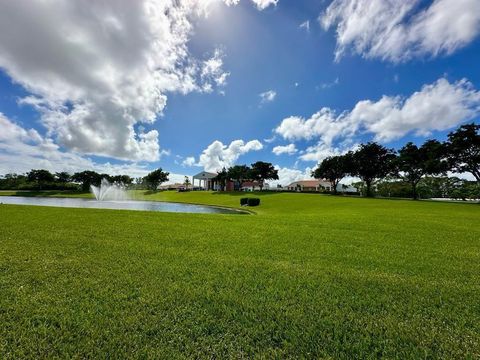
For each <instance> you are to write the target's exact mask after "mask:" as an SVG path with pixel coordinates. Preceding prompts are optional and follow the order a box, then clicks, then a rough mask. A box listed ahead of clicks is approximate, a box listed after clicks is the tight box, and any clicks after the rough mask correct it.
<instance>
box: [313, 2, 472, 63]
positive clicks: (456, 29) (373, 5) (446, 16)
mask: <svg viewBox="0 0 480 360" xmlns="http://www.w3.org/2000/svg"><path fill="white" fill-rule="evenodd" d="M319 21H320V23H321V24H322V26H323V27H324V29H326V30H327V29H330V28H334V29H335V30H336V38H337V49H336V59H337V60H338V59H339V58H340V57H341V56H342V55H343V54H344V53H345V52H346V51H347V50H348V49H351V51H352V52H354V53H357V54H360V55H362V56H364V57H366V58H380V59H383V60H388V61H392V62H402V61H407V60H410V59H412V58H417V57H422V56H429V57H435V56H439V55H442V54H445V55H448V54H451V53H453V52H455V51H456V50H458V49H460V48H462V47H464V46H466V45H467V44H469V43H470V42H472V41H473V39H475V38H476V37H477V36H478V34H479V33H480V1H478V0H434V1H433V2H432V3H431V4H429V5H428V6H422V1H421V0H402V1H396V0H334V1H333V2H332V3H331V4H330V5H329V6H328V8H327V9H326V11H325V12H324V13H322V14H321V15H320V17H319Z"/></svg>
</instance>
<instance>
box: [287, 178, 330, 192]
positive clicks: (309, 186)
mask: <svg viewBox="0 0 480 360" xmlns="http://www.w3.org/2000/svg"><path fill="white" fill-rule="evenodd" d="M330 187H331V185H330V182H328V181H325V180H300V181H294V182H292V183H291V184H290V185H288V186H287V187H286V189H287V190H289V191H299V192H300V191H330Z"/></svg>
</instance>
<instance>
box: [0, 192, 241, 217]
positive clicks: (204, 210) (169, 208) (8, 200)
mask: <svg viewBox="0 0 480 360" xmlns="http://www.w3.org/2000/svg"><path fill="white" fill-rule="evenodd" d="M0 204H12V205H38V206H56V207H66V208H93V209H115V210H143V211H160V212H174V213H178V212H181V213H197V214H248V212H246V211H242V210H235V209H228V208H222V207H217V206H208V205H194V204H183V203H170V202H162V201H137V200H125V201H99V200H94V199H82V198H53V197H51V198H50V197H21V196H0Z"/></svg>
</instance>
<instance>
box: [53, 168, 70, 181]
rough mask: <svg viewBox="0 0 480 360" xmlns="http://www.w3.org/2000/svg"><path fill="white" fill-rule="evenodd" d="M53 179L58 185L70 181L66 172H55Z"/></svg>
mask: <svg viewBox="0 0 480 360" xmlns="http://www.w3.org/2000/svg"><path fill="white" fill-rule="evenodd" d="M55 178H56V180H57V181H58V182H59V183H62V184H65V183H68V182H69V181H70V180H71V176H70V174H69V173H68V172H66V171H61V172H56V173H55Z"/></svg>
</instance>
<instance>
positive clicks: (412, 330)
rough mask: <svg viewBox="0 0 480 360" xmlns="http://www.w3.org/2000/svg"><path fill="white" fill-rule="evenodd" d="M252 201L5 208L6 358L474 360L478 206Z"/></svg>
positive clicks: (479, 282)
mask: <svg viewBox="0 0 480 360" xmlns="http://www.w3.org/2000/svg"><path fill="white" fill-rule="evenodd" d="M243 195H244V194H242V195H239V194H215V193H203V192H191V193H176V192H160V193H155V194H150V195H145V194H144V193H143V192H137V193H135V197H136V198H145V199H151V200H165V201H180V202H190V203H203V204H215V205H222V206H232V207H238V205H239V200H240V197H241V196H243ZM83 196H87V195H83ZM259 197H261V201H262V203H261V205H260V206H259V207H257V208H254V210H255V212H256V213H257V214H256V215H251V216H239V215H201V214H169V213H154V212H139V211H121V210H120V211H115V210H96V209H65V208H47V207H35V206H14V205H0V358H1V359H7V358H24V357H29V358H55V357H60V358H71V357H74V358H85V357H89V358H106V357H108V358H125V357H140V358H167V359H170V358H192V357H196V358H205V357H208V358H225V357H233V358H241V357H246V358H250V357H255V356H256V357H260V358H288V357H291V358H299V357H304V358H378V357H386V358H399V359H409V358H412V359H418V358H446V359H453V358H478V357H480V300H479V299H480V226H479V224H480V206H479V205H473V204H448V203H436V202H414V201H403V200H398V201H392V200H379V199H360V198H348V197H333V196H326V195H317V194H289V193H288V194H287V193H283V194H275V193H265V194H262V195H259ZM0 201H1V199H0Z"/></svg>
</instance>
